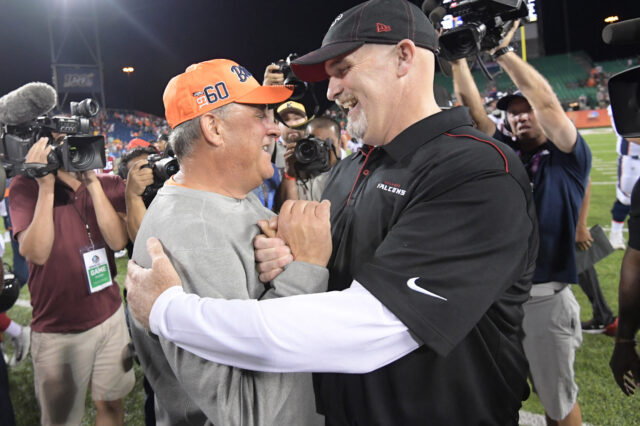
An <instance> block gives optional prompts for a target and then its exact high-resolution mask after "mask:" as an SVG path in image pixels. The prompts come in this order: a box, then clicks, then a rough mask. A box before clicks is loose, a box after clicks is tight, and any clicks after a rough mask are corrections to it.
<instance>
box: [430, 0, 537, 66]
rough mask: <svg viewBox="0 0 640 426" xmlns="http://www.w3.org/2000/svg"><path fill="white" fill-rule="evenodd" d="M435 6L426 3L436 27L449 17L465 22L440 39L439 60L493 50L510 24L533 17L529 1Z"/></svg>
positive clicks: (480, 0) (491, 0)
mask: <svg viewBox="0 0 640 426" xmlns="http://www.w3.org/2000/svg"><path fill="white" fill-rule="evenodd" d="M433 6H434V1H433V0H426V1H425V2H424V4H423V5H422V10H423V11H424V12H425V13H426V14H427V15H428V16H429V19H430V20H431V22H432V23H433V24H434V26H436V27H438V28H439V27H440V26H441V22H442V18H444V17H445V16H446V15H452V16H453V17H459V18H461V19H462V22H463V24H462V25H460V26H458V27H454V28H449V29H446V30H445V31H444V32H443V33H442V35H441V36H440V39H439V43H440V51H439V56H441V57H442V58H444V59H447V60H455V59H461V58H466V57H469V56H473V55H475V54H476V53H478V52H480V51H485V50H489V49H493V48H494V47H496V46H498V45H499V44H500V40H502V37H503V33H504V32H506V28H505V26H506V23H507V22H508V21H511V20H514V19H518V18H523V17H525V16H527V15H528V14H529V9H528V7H527V2H526V1H525V0H466V1H459V2H456V1H442V3H441V5H440V6H436V7H433Z"/></svg>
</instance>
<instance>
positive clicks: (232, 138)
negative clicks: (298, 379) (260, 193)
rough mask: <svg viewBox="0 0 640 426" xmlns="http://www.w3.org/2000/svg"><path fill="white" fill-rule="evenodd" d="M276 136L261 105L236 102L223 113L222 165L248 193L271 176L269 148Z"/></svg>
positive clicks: (268, 115)
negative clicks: (223, 157)
mask: <svg viewBox="0 0 640 426" xmlns="http://www.w3.org/2000/svg"><path fill="white" fill-rule="evenodd" d="M279 135H280V132H279V130H278V127H277V126H276V124H275V122H274V120H273V115H272V114H271V113H269V111H268V110H267V108H266V106H264V105H243V104H235V105H234V106H233V108H232V109H231V110H230V111H228V113H227V114H225V115H224V118H223V139H224V155H225V166H226V167H228V170H229V173H232V174H233V178H234V179H237V180H238V181H239V183H241V184H242V186H243V188H245V189H246V191H247V192H249V191H250V190H252V189H253V188H255V187H257V186H258V185H260V184H261V183H262V182H263V181H264V180H265V179H268V178H270V177H271V176H272V175H273V166H272V165H271V154H270V152H269V147H270V145H271V144H272V143H273V140H274V139H275V138H277V137H278V136H279Z"/></svg>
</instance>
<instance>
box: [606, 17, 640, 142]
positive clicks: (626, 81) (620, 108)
mask: <svg viewBox="0 0 640 426" xmlns="http://www.w3.org/2000/svg"><path fill="white" fill-rule="evenodd" d="M602 40H603V41H604V42H605V43H607V44H610V45H614V46H615V45H618V46H625V48H626V49H628V48H629V46H631V47H634V46H633V45H635V48H636V49H637V47H638V46H640V18H635V19H627V20H626V21H621V22H616V23H615V24H610V25H607V26H606V27H604V29H603V30H602ZM608 86H609V98H610V99H611V111H612V113H613V121H614V122H615V127H616V131H617V132H618V133H619V134H620V135H622V136H623V137H625V138H640V66H635V67H632V68H629V69H627V70H625V71H622V72H619V73H618V74H616V75H614V76H612V77H611V78H610V79H609V83H608Z"/></svg>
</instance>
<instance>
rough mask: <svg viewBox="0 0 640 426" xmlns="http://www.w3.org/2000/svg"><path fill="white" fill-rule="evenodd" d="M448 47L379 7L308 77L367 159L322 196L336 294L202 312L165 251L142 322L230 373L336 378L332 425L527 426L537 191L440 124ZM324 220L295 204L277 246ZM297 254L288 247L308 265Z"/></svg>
mask: <svg viewBox="0 0 640 426" xmlns="http://www.w3.org/2000/svg"><path fill="white" fill-rule="evenodd" d="M436 46H437V37H436V34H435V32H434V29H433V27H432V26H431V24H430V23H429V21H428V20H427V18H426V16H425V15H424V14H423V13H422V12H421V11H420V9H418V8H417V7H416V6H415V5H413V4H411V3H408V2H405V1H398V0H372V1H369V2H366V3H363V4H361V5H358V6H356V7H354V8H352V9H350V10H348V11H346V12H344V13H342V14H340V15H339V16H338V17H337V18H336V19H335V21H334V23H333V24H332V25H331V28H330V29H329V31H328V32H327V34H326V36H325V38H324V40H323V43H322V47H321V48H320V49H318V50H316V51H314V52H312V53H310V54H308V55H305V56H303V57H301V58H300V59H299V60H298V61H297V62H296V63H294V64H293V65H292V67H293V68H294V72H295V73H296V75H298V76H299V77H301V78H302V79H305V80H309V81H318V80H322V79H326V78H329V90H328V97H329V98H330V99H332V100H335V101H336V102H337V103H338V104H340V105H341V106H342V107H343V108H346V109H348V110H349V127H348V131H349V133H350V134H351V135H353V136H355V137H358V138H362V139H363V140H364V141H365V142H366V143H367V144H368V145H366V146H365V147H364V149H363V150H362V151H361V152H359V153H357V154H355V155H352V156H351V157H349V158H348V159H345V160H343V161H341V162H339V163H338V165H337V166H336V167H335V168H334V170H333V172H332V174H331V176H330V178H329V182H328V183H327V187H326V190H325V192H324V197H325V198H326V199H328V200H330V201H331V231H332V232H331V234H332V242H333V252H332V255H331V259H330V261H329V265H328V268H329V271H330V278H329V289H330V290H334V291H330V292H328V293H324V294H318V295H313V296H306V295H305V296H299V297H298V296H296V297H292V298H281V299H279V300H273V301H267V302H257V301H250V303H244V301H221V300H216V299H207V298H199V297H197V296H195V295H188V294H185V293H184V292H183V290H182V288H181V287H180V286H179V283H180V281H179V279H177V276H176V275H175V272H174V271H173V268H172V267H171V265H170V263H169V262H168V259H167V258H166V256H164V254H163V253H162V250H161V248H160V247H159V243H158V242H157V240H150V241H149V245H150V248H151V249H152V250H151V251H152V252H153V253H152V258H153V268H152V269H147V270H145V269H142V268H139V267H138V266H136V265H135V264H131V265H130V270H129V275H128V278H127V286H128V288H129V297H130V306H132V310H133V312H134V314H135V315H136V317H137V318H139V319H140V320H141V321H143V322H145V323H147V324H148V325H149V326H150V328H151V330H152V331H153V332H154V333H157V334H159V335H162V336H163V337H164V338H167V339H169V340H171V341H174V342H176V344H178V345H179V346H181V347H183V348H185V349H187V350H190V351H193V352H194V353H197V354H199V355H200V356H202V357H204V358H207V359H212V360H216V362H220V363H226V364H230V365H235V366H238V367H242V368H248V369H254V370H263V371H314V372H321V373H324V374H317V375H316V396H317V402H318V409H319V411H320V412H322V413H324V414H325V415H326V419H327V424H329V425H355V424H360V425H375V424H380V425H424V424H432V425H452V424H453V425H463V424H465V425H466V424H500V425H504V424H517V423H518V409H519V408H520V406H521V401H522V400H523V399H525V398H526V397H527V395H528V392H529V390H528V385H527V381H526V373H527V362H526V359H525V357H524V354H523V350H522V346H521V343H520V338H521V321H522V316H523V312H522V303H523V302H524V301H526V300H527V297H528V292H529V288H530V278H531V273H532V271H533V266H534V259H535V253H536V252H537V230H536V221H535V212H534V206H533V200H532V194H531V189H530V185H529V182H528V178H527V175H526V172H525V170H524V168H523V167H522V164H521V163H520V162H519V161H518V158H517V156H516V155H515V153H513V152H512V151H510V150H509V149H508V147H506V146H505V145H503V144H501V143H499V142H497V141H494V140H492V139H490V138H487V136H486V135H483V134H482V133H480V132H478V131H477V130H475V129H473V127H471V119H470V117H469V116H468V114H467V112H466V110H465V109H462V108H457V109H453V110H449V111H440V110H439V108H438V107H437V105H436V102H435V100H434V97H433V73H434V54H433V50H434V49H435V48H436ZM317 208H319V207H316V205H315V204H313V203H311V204H308V203H307V202H301V201H298V202H290V201H289V202H287V203H286V204H285V205H284V206H283V210H281V216H280V218H279V219H278V223H277V226H278V232H280V231H281V230H283V229H285V230H287V229H289V228H290V227H289V223H288V219H287V216H290V215H289V213H288V212H289V211H291V212H294V213H295V212H297V213H298V214H300V215H301V216H303V217H304V218H305V220H308V221H309V223H310V224H311V223H313V222H314V217H315V216H316V215H317V213H316V209H317ZM283 211H285V212H286V213H285V214H283V213H282V212H283ZM298 237H300V238H304V235H295V234H290V235H289V236H287V237H286V238H285V239H286V242H287V243H289V244H290V245H291V247H292V248H291V251H292V254H293V256H294V258H296V259H297V258H298V256H299V255H300V254H299V253H296V250H295V248H294V244H291V243H292V242H293V243H295V241H296V238H298ZM274 241H278V240H277V239H266V238H262V239H259V240H257V241H256V244H258V245H259V246H260V247H266V248H264V249H262V250H259V251H258V252H257V254H256V258H257V259H258V260H266V259H275V260H273V261H271V260H270V261H269V262H267V263H266V264H262V265H260V268H261V270H262V271H263V274H262V278H265V277H269V276H272V274H271V272H270V269H271V266H273V265H274V264H275V265H276V266H278V262H279V260H280V259H279V255H280V250H281V248H280V247H274V246H272V245H271V243H273V242H274ZM319 243H320V242H319ZM282 251H284V252H285V253H286V249H282ZM176 284H178V285H176ZM177 329H179V330H186V329H188V330H189V333H174V331H173V330H177ZM176 334H181V335H180V336H178V335H176ZM186 334H188V336H185V335H186ZM345 373H348V374H345Z"/></svg>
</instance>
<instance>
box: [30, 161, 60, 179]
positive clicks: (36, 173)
mask: <svg viewBox="0 0 640 426" xmlns="http://www.w3.org/2000/svg"><path fill="white" fill-rule="evenodd" d="M58 167H59V165H58V164H43V163H25V164H23V165H22V167H20V174H21V175H23V176H25V177H28V178H30V179H35V178H41V177H45V176H46V175H48V174H49V173H53V174H56V171H57V170H58Z"/></svg>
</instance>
